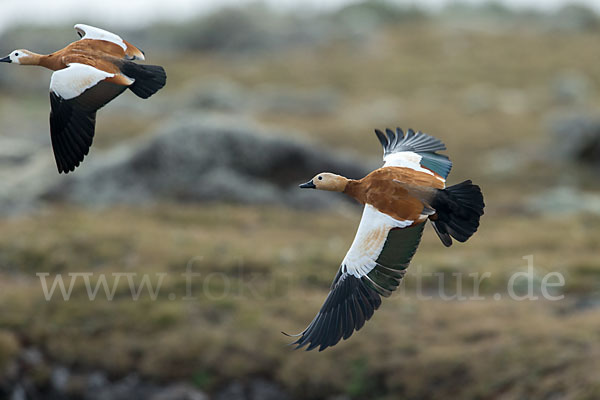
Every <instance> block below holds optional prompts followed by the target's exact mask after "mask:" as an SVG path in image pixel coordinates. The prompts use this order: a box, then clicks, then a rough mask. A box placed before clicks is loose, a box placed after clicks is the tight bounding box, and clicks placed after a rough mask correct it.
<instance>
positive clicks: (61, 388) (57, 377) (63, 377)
mask: <svg viewBox="0 0 600 400" xmlns="http://www.w3.org/2000/svg"><path fill="white" fill-rule="evenodd" d="M70 377H71V372H70V371H69V370H68V369H67V368H65V367H57V368H54V369H53V370H52V374H51V375H50V384H51V385H52V388H53V389H54V390H55V391H57V392H58V393H64V392H65V391H66V389H67V387H68V384H69V378H70Z"/></svg>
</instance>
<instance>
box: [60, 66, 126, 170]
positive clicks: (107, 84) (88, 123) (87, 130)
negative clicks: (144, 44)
mask: <svg viewBox="0 0 600 400" xmlns="http://www.w3.org/2000/svg"><path fill="white" fill-rule="evenodd" d="M114 78H115V74H111V73H108V72H105V71H102V70H99V69H97V68H94V67H92V66H89V65H84V64H77V63H74V64H70V65H69V66H68V67H67V68H65V69H62V70H59V71H56V72H54V73H53V74H52V79H51V81H50V107H51V111H50V136H51V139H52V149H53V150H54V157H55V159H56V165H57V167H58V172H60V173H62V172H64V173H68V172H70V171H73V170H75V168H76V167H78V166H79V164H80V163H81V161H83V158H84V157H85V156H86V155H87V154H88V152H89V148H90V146H91V145H92V141H93V138H94V130H95V125H96V111H97V110H98V109H100V108H102V107H103V106H104V105H105V104H106V103H108V102H109V101H111V100H112V99H114V98H115V97H117V96H118V95H120V94H121V93H123V91H124V90H125V89H127V87H128V86H126V85H121V84H118V83H114V82H115V81H114Z"/></svg>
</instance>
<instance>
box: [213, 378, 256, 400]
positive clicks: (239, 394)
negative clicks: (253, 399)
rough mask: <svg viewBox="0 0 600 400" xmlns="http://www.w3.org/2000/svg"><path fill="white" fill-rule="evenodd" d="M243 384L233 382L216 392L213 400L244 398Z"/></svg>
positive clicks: (243, 399)
mask: <svg viewBox="0 0 600 400" xmlns="http://www.w3.org/2000/svg"><path fill="white" fill-rule="evenodd" d="M246 399H248V397H247V396H246V393H245V390H244V386H243V385H242V384H241V383H240V382H233V383H230V384H229V385H228V386H226V387H225V388H224V389H223V390H221V391H220V392H218V393H217V394H216V396H215V400H246Z"/></svg>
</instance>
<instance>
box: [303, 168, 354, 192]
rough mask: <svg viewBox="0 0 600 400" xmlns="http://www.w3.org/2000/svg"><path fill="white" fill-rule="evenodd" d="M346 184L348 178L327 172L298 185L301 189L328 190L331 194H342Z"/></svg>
mask: <svg viewBox="0 0 600 400" xmlns="http://www.w3.org/2000/svg"><path fill="white" fill-rule="evenodd" d="M347 184H348V178H344V177H343V176H340V175H336V174H332V173H329V172H322V173H320V174H317V175H315V177H314V178H312V179H311V180H310V181H308V182H306V183H303V184H302V185H300V187H301V188H302V189H318V190H328V191H331V192H343V191H344V189H346V185H347Z"/></svg>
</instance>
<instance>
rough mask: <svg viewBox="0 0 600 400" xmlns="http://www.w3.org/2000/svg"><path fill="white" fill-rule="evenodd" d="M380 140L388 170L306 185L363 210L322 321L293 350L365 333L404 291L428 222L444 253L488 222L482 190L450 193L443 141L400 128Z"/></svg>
mask: <svg viewBox="0 0 600 400" xmlns="http://www.w3.org/2000/svg"><path fill="white" fill-rule="evenodd" d="M375 133H376V134H377V137H378V138H379V141H380V142H381V144H382V145H383V148H384V157H383V160H384V162H385V163H384V165H383V167H381V168H379V169H376V170H375V171H373V172H371V173H370V174H368V175H367V176H365V177H364V178H362V179H359V180H353V179H348V178H345V177H343V176H339V175H335V174H332V173H321V174H318V175H316V176H315V177H314V178H313V179H312V180H311V181H309V182H307V183H304V184H302V185H300V187H301V188H311V189H319V190H328V191H334V192H342V193H345V194H347V195H348V196H350V197H352V198H354V199H356V200H357V201H358V202H359V203H361V204H363V205H364V211H363V215H362V219H361V220H360V224H359V226H358V231H357V232H356V236H355V238H354V242H353V243H352V246H351V247H350V250H349V251H348V253H347V254H346V257H345V258H344V260H343V261H342V264H341V266H340V269H339V270H338V273H337V275H336V276H335V279H334V280H333V284H332V285H331V291H330V292H329V295H328V296H327V299H326V300H325V303H324V304H323V306H322V307H321V310H320V311H319V313H318V314H317V316H316V317H315V318H314V319H313V321H312V322H311V323H310V325H309V326H308V327H307V328H306V329H305V330H304V331H303V332H302V333H300V334H298V335H295V336H296V337H298V339H297V340H296V341H295V342H294V343H293V344H295V345H297V347H296V348H301V347H304V346H308V347H307V350H312V349H314V348H316V347H319V351H321V350H324V349H326V348H327V347H330V346H333V345H335V344H336V343H338V342H339V341H340V339H342V338H343V339H348V338H349V337H350V336H351V335H352V334H353V333H354V331H358V330H359V329H360V328H362V327H363V325H364V323H365V321H367V320H369V319H370V318H371V316H373V313H374V311H375V310H377V308H379V306H380V305H381V296H384V297H388V296H390V295H391V293H392V292H393V291H394V290H395V289H396V288H397V287H398V285H399V284H400V280H401V279H402V278H403V276H404V274H405V272H406V268H407V267H408V264H409V263H410V260H411V259H412V257H413V255H414V254H415V252H416V250H417V246H418V245H419V242H420V240H421V235H422V233H423V228H424V227H425V222H426V221H430V222H431V224H432V225H433V228H434V229H435V231H436V233H437V234H438V236H439V238H440V239H441V241H442V243H443V244H444V245H445V246H450V245H452V238H454V239H456V240H458V241H459V242H465V241H466V240H467V239H469V238H470V237H471V236H472V235H473V234H474V233H475V231H477V228H478V227H479V218H480V217H481V216H482V215H483V208H484V206H485V204H484V203H483V195H482V194H481V190H480V188H479V186H477V185H474V184H472V183H471V181H470V180H469V181H464V182H462V183H459V184H457V185H454V186H450V187H446V177H447V176H448V174H449V173H450V169H451V168H452V162H451V161H450V160H449V159H448V157H446V156H445V155H441V154H437V153H436V152H437V151H440V150H446V146H445V145H444V144H443V143H442V142H441V141H440V140H438V139H436V138H434V137H432V136H429V135H426V134H424V133H422V132H416V133H415V132H414V131H412V130H408V132H407V133H406V135H405V134H404V132H403V131H402V130H401V129H400V128H398V129H396V131H395V132H394V131H392V130H389V129H387V130H386V132H385V134H384V133H383V132H381V131H379V130H376V131H375Z"/></svg>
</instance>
